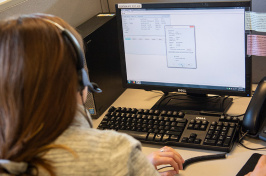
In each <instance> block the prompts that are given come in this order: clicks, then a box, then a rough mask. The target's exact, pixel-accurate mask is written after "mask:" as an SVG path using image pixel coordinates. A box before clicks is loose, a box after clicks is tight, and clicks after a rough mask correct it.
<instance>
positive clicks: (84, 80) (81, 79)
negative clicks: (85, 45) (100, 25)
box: [42, 18, 102, 93]
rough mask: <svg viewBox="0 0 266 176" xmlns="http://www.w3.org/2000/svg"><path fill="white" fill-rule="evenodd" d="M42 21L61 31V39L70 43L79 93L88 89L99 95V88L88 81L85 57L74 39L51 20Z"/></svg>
mask: <svg viewBox="0 0 266 176" xmlns="http://www.w3.org/2000/svg"><path fill="white" fill-rule="evenodd" d="M42 19H43V20H45V21H47V22H49V23H51V24H54V25H55V26H57V27H58V28H59V29H60V30H61V33H62V35H63V37H66V38H67V39H68V40H69V42H70V43H71V45H72V47H73V49H74V51H75V53H76V56H77V73H78V85H79V91H80V92H81V91H82V90H83V89H84V88H85V87H88V91H89V92H91V93H101V92H102V90H101V89H100V88H99V86H98V85H97V84H96V83H93V82H90V81H89V78H88V75H87V72H86V70H85V69H84V60H85V56H84V54H83V51H82V49H81V46H80V45H79V42H78V40H77V39H76V37H75V36H74V35H73V34H72V33H71V32H70V31H69V30H67V29H65V28H63V27H62V26H61V25H59V24H58V23H56V22H54V21H52V20H49V19H44V18H42Z"/></svg>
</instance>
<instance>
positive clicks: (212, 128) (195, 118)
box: [98, 106, 240, 152]
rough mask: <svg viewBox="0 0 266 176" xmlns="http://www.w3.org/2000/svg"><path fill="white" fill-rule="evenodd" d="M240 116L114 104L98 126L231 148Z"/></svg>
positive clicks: (143, 137)
mask: <svg viewBox="0 0 266 176" xmlns="http://www.w3.org/2000/svg"><path fill="white" fill-rule="evenodd" d="M239 127H240V120H239V119H238V118H237V117H231V116H224V115H221V116H209V115H198V114H187V113H183V112H182V111H165V110H153V109H136V108H125V107H113V106H112V107H110V108H109V110H108V112H107V113H106V114H105V116H104V118H103V119H102V121H101V123H100V124H99V126H98V129H101V130H105V129H112V130H116V131H118V132H121V133H126V134H128V135H130V136H132V137H134V138H136V139H137V140H139V141H141V142H143V143H149V144H155V145H170V146H179V147H187V148H197V149H205V150H214V151H223V152H230V151H231V149H232V147H233V145H234V143H235V141H236V138H237V134H238V130H239Z"/></svg>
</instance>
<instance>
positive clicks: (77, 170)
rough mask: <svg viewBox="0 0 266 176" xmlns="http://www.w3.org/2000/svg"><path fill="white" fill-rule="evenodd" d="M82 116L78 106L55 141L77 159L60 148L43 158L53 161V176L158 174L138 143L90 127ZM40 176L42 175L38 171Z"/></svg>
mask: <svg viewBox="0 0 266 176" xmlns="http://www.w3.org/2000/svg"><path fill="white" fill-rule="evenodd" d="M83 113H84V111H82V108H81V107H79V111H78V113H77V115H76V118H75V121H74V123H73V124H72V125H71V126H70V127H69V128H68V129H67V130H66V131H65V132H64V133H63V134H62V135H61V136H60V137H59V138H58V139H57V140H56V142H55V143H56V144H62V145H65V146H68V147H69V148H71V149H73V150H74V151H75V153H76V154H77V155H78V157H77V158H75V157H74V156H73V155H72V154H71V153H70V152H68V151H65V150H62V149H56V150H51V151H50V152H49V153H48V154H47V155H46V158H47V159H50V160H52V161H53V162H54V164H53V166H55V168H56V173H57V175H59V176H65V175H67V176H68V175H69V176H70V175H71V176H83V175H93V176H124V175H134V176H142V175H143V176H144V175H145V176H150V175H152V176H153V175H155V176H156V175H159V173H158V172H157V170H156V169H155V168H154V166H153V165H152V164H151V163H150V162H149V161H148V160H147V158H146V156H145V155H144V154H143V153H142V152H141V144H140V142H138V141H137V140H135V139H134V138H132V137H130V136H128V135H125V134H120V133H117V132H115V131H107V130H104V131H102V130H97V129H93V128H90V127H89V125H88V122H87V121H86V120H85V118H84V115H83ZM40 175H46V172H45V171H43V170H41V174H40Z"/></svg>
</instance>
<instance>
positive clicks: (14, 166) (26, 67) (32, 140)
mask: <svg viewBox="0 0 266 176" xmlns="http://www.w3.org/2000/svg"><path fill="white" fill-rule="evenodd" d="M64 29H67V30H68V31H70V32H71V33H72V35H74V36H75V38H76V39H77V40H78V42H79V44H80V45H81V47H82V46H83V45H82V38H81V37H80V35H79V34H78V33H77V32H76V31H75V30H74V29H73V28H72V27H71V26H70V25H68V24H67V23H66V22H64V21H63V20H62V19H60V18H58V17H55V16H50V15H45V14H32V15H25V16H21V17H18V18H14V19H9V20H6V21H3V22H1V24H0V67H1V68H0V126H1V128H0V175H1V174H7V175H108V176H112V175H138V176H139V175H159V172H157V170H156V166H158V165H161V164H171V165H172V166H173V170H170V171H166V172H163V173H160V174H161V175H174V174H176V173H178V172H179V170H180V169H182V163H183V162H184V160H183V159H182V157H181V156H180V155H179V154H178V153H177V152H176V151H175V150H173V149H172V148H170V147H164V148H163V149H162V150H161V151H164V152H160V151H157V152H154V153H152V154H151V155H149V156H148V159H147V158H146V156H145V155H144V154H143V153H142V152H141V145H140V143H139V142H138V141H136V140H135V139H133V138H132V137H130V136H128V135H125V134H119V133H117V132H115V131H100V130H96V129H93V128H90V125H89V124H88V123H87V122H88V121H86V120H85V118H84V117H87V115H86V112H85V111H84V110H83V106H81V105H77V104H78V103H80V104H82V100H84V99H85V97H84V96H83V97H82V98H81V97H80V96H79V93H77V90H79V85H78V77H79V75H78V71H77V62H78V58H77V57H78V56H77V53H75V49H73V45H72V44H71V41H69V39H68V38H67V37H66V36H65V35H64V34H63V33H62V30H64ZM86 91H87V89H86V88H85V89H83V90H82V91H81V92H83V94H82V95H86ZM77 96H78V97H79V98H78V99H77ZM89 121H90V120H89Z"/></svg>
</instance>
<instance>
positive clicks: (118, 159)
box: [110, 134, 159, 176]
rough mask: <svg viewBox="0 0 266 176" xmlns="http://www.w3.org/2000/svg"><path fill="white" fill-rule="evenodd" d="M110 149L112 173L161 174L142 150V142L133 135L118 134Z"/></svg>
mask: <svg viewBox="0 0 266 176" xmlns="http://www.w3.org/2000/svg"><path fill="white" fill-rule="evenodd" d="M110 151H111V153H110V166H111V168H110V171H111V172H112V174H110V175H113V176H115V175H116V176H117V175H123V176H124V175H130V176H133V175H134V176H144V175H145V176H147V175H152V176H154V175H155V176H156V175H159V172H158V171H157V170H156V169H155V167H154V166H153V165H152V164H151V163H150V161H149V160H148V159H147V157H146V156H145V154H144V153H143V152H142V151H141V144H140V142H139V141H137V140H135V139H134V138H132V137H131V136H128V135H125V134H118V135H117V136H116V137H115V138H114V140H113V145H112V149H111V150H110Z"/></svg>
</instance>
